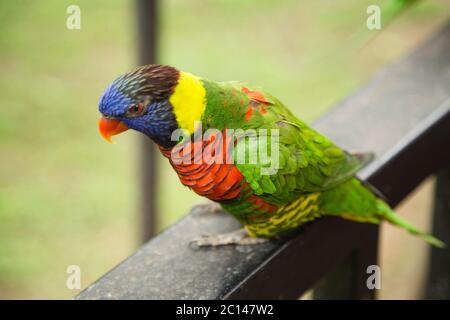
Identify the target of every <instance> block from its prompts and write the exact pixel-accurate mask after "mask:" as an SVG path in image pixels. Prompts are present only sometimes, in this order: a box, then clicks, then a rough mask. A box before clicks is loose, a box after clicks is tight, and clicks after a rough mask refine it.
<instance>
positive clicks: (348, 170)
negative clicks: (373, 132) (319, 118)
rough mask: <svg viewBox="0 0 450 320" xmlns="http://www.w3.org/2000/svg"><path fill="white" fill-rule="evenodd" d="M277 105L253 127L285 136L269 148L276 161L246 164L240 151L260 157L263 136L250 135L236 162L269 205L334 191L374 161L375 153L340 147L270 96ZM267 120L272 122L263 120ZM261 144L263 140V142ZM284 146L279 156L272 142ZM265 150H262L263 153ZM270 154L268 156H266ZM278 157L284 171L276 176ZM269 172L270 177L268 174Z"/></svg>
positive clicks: (237, 149) (238, 144) (279, 168)
mask: <svg viewBox="0 0 450 320" xmlns="http://www.w3.org/2000/svg"><path fill="white" fill-rule="evenodd" d="M264 95H265V96H266V97H268V99H270V101H271V104H270V105H269V106H267V108H266V110H267V112H266V113H265V114H258V117H260V118H259V119H255V121H254V123H256V124H257V126H255V127H253V129H268V132H269V133H271V132H276V131H273V129H277V130H278V132H279V139H278V142H272V143H270V141H271V140H270V139H268V144H267V148H265V149H266V150H269V151H268V152H267V154H268V158H269V159H272V161H271V162H269V163H268V161H264V160H266V159H262V158H261V157H258V161H253V162H249V161H248V160H249V159H250V157H249V156H247V158H246V160H247V161H246V162H245V163H242V153H241V158H240V160H241V161H238V160H239V157H238V156H237V152H238V151H240V150H243V149H245V150H246V151H247V155H248V154H251V153H252V152H253V154H258V144H261V140H258V137H257V135H247V136H246V137H245V138H242V139H239V140H238V141H239V142H238V143H237V146H236V148H235V163H236V166H237V167H238V169H239V171H240V172H241V173H242V174H243V175H244V177H245V179H246V181H247V182H248V183H249V184H250V186H251V187H252V189H253V190H254V192H255V193H256V194H258V195H260V196H261V197H262V198H264V199H265V200H266V201H268V202H270V203H273V204H278V205H283V204H287V203H289V202H291V201H293V200H295V199H296V198H298V196H299V195H300V194H302V193H308V192H316V191H324V190H327V189H330V188H333V187H335V186H337V185H339V184H341V183H343V182H345V181H347V180H349V179H350V178H352V177H353V176H354V175H355V173H356V172H357V171H358V170H360V169H361V168H362V167H364V166H365V165H366V164H367V163H369V162H370V161H371V160H372V155H371V154H350V153H348V152H345V151H343V150H342V149H340V148H339V147H337V146H336V145H334V144H333V143H332V142H331V141H330V140H329V139H328V138H326V137H325V136H323V135H322V134H320V133H318V132H317V131H315V130H314V129H312V128H310V127H308V126H307V125H306V124H305V123H303V122H302V121H300V120H299V119H297V118H296V117H295V116H294V115H293V114H292V113H291V112H290V111H289V110H288V109H287V108H286V107H285V106H284V105H283V104H282V103H281V102H279V101H278V100H277V99H276V98H274V97H272V96H270V95H269V94H267V93H264ZM261 118H262V119H263V120H264V119H265V120H266V121H261ZM258 141H259V142H258ZM273 143H274V144H275V145H274V148H272V149H274V150H275V148H277V147H278V150H279V153H278V157H277V155H276V152H275V154H272V153H271V152H270V150H271V147H272V144H273ZM259 150H261V148H260V149H259ZM263 153H264V152H263ZM276 159H278V164H279V165H278V169H277V168H275V169H274V170H272V171H271V172H272V173H273V174H270V170H268V169H269V168H270V167H271V166H272V167H273V165H274V162H273V161H274V160H275V161H276ZM268 173H269V174H268Z"/></svg>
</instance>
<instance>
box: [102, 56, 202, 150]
mask: <svg viewBox="0 0 450 320" xmlns="http://www.w3.org/2000/svg"><path fill="white" fill-rule="evenodd" d="M204 108H205V89H204V87H203V84H202V82H201V80H199V79H198V78H196V77H195V76H193V75H190V74H188V73H185V72H182V71H178V70H177V69H175V68H173V67H170V66H166V65H155V64H151V65H145V66H142V67H139V68H137V69H135V70H134V71H131V72H129V73H126V74H124V75H122V76H120V77H118V78H117V79H115V80H114V81H113V82H112V83H111V84H110V85H109V86H108V88H107V89H106V90H105V92H104V93H103V96H102V97H101V99H100V103H99V111H100V113H101V114H102V118H101V119H100V121H99V130H100V133H101V135H102V136H103V137H104V138H105V139H106V140H108V141H110V142H111V136H113V135H116V134H119V133H121V132H123V131H126V130H127V129H134V130H137V131H140V132H142V133H143V134H145V135H146V136H148V137H150V138H151V139H152V140H153V141H155V142H156V143H157V144H158V145H160V146H162V147H166V148H168V147H172V146H173V145H175V144H176V143H177V141H172V140H171V136H172V132H173V131H174V130H176V129H185V130H187V131H188V132H191V133H192V132H193V131H194V127H193V126H194V124H193V123H194V121H196V120H200V118H201V115H202V114H203V111H204Z"/></svg>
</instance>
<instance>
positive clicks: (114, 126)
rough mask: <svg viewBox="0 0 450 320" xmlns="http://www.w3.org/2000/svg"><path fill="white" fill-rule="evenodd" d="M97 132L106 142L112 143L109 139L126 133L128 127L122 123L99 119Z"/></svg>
mask: <svg viewBox="0 0 450 320" xmlns="http://www.w3.org/2000/svg"><path fill="white" fill-rule="evenodd" d="M98 130H99V131H100V134H101V135H102V137H103V138H105V140H106V141H108V142H110V143H114V142H113V141H112V139H111V137H112V136H115V135H116V134H119V133H121V132H124V131H127V130H128V126H127V125H126V124H125V123H123V122H122V121H119V120H115V119H107V118H104V117H101V118H100V120H99V121H98Z"/></svg>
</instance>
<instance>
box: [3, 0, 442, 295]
mask: <svg viewBox="0 0 450 320" xmlns="http://www.w3.org/2000/svg"><path fill="white" fill-rule="evenodd" d="M373 3H379V4H381V5H382V4H383V3H386V1H374V0H372V1H369V0H335V1H331V0H328V1H325V0H320V1H294V0H283V1H271V0H258V1H256V0H247V1H242V0H214V1H213V0H207V1H204V0H203V1H202V0H190V1H183V0H166V1H161V6H160V9H161V19H160V32H159V40H160V41H159V43H160V46H159V48H158V56H159V60H160V62H163V63H168V64H171V65H174V66H176V67H179V68H180V69H183V70H186V71H190V72H192V73H196V74H198V75H202V76H204V77H208V78H211V79H215V80H232V79H236V80H242V81H247V82H253V83H255V84H258V85H261V86H263V87H265V88H266V89H267V90H269V91H270V92H272V93H273V94H274V95H276V96H278V97H280V98H281V99H282V100H283V101H284V102H285V103H286V104H287V105H288V106H290V107H291V108H292V109H293V110H294V112H295V113H296V114H297V115H298V116H299V117H302V118H303V119H305V120H307V121H311V120H313V119H315V118H317V117H318V116H320V115H321V114H322V113H323V112H325V111H326V110H327V109H328V108H329V107H330V106H332V105H333V104H334V103H335V102H337V101H338V100H340V99H341V98H343V97H344V96H345V95H347V94H348V93H349V92H351V91H353V90H355V89H356V88H357V87H358V86H359V85H360V84H362V83H363V82H364V81H365V80H367V79H368V78H369V77H370V76H371V75H373V74H374V72H376V71H377V70H378V69H380V68H381V67H383V66H384V65H386V64H388V63H389V62H391V61H393V60H395V59H396V58H398V57H399V56H400V55H402V54H403V53H405V52H407V51H409V50H411V49H412V48H413V47H414V46H416V45H417V44H418V43H420V42H421V41H422V40H424V39H425V38H426V37H427V36H428V35H429V34H430V33H432V32H433V31H435V30H437V29H438V28H439V27H440V26H441V25H442V24H443V23H444V22H445V20H446V19H448V17H449V8H450V4H449V1H448V0H423V1H420V2H419V4H418V5H417V6H414V7H413V8H411V9H410V10H409V11H408V12H406V13H405V14H404V15H402V16H400V17H399V18H398V19H397V20H396V21H395V22H394V24H392V25H390V26H389V27H388V28H386V29H383V30H382V32H381V34H380V35H379V36H378V37H377V38H376V39H374V41H372V42H371V43H370V44H369V45H367V46H365V47H364V48H362V49H359V48H357V47H356V46H354V43H355V37H354V36H355V33H356V32H357V31H358V30H360V29H361V28H364V25H365V19H366V17H367V14H366V8H367V6H368V5H369V4H373ZM71 4H77V5H79V6H80V8H81V30H68V29H67V28H66V27H65V22H66V18H67V13H66V8H67V7H68V6H69V5H71ZM134 10H135V8H134V2H132V1H125V0H116V1H106V0H101V1H95V2H94V1H88V0H83V1H80V0H72V1H67V0H45V1H44V0H42V1H31V0H28V1H24V0H20V1H2V2H0V30H1V32H0V68H1V73H0V150H1V157H0V298H71V297H73V296H74V295H75V294H76V293H77V292H78V291H71V290H68V289H67V288H66V278H67V274H66V268H67V267H68V266H69V265H72V264H76V265H79V266H80V267H81V271H82V286H83V287H85V286H87V285H88V284H89V283H91V282H92V281H94V280H95V279H97V278H98V277H99V276H101V275H102V274H103V273H104V272H106V271H107V270H109V269H110V268H111V267H113V266H114V265H115V264H117V263H118V262H119V261H121V260H122V259H123V258H125V257H126V256H128V255H129V254H130V253H132V252H133V251H134V250H135V249H136V247H137V246H138V245H139V243H138V238H139V232H138V230H139V226H138V221H139V219H138V198H137V197H138V195H139V192H138V190H137V188H138V187H139V183H138V179H139V171H138V170H139V166H138V162H137V159H136V157H137V151H138V147H137V141H138V139H137V133H131V132H130V133H127V134H125V135H122V136H119V137H117V139H116V141H117V142H118V143H117V144H116V145H114V146H111V145H108V144H107V143H104V141H102V140H101V139H100V137H99V135H98V133H97V124H96V122H97V119H98V116H99V115H98V111H97V102H98V99H99V97H100V95H101V93H102V91H103V90H104V88H105V87H106V85H107V84H108V83H109V82H110V81H111V80H112V79H113V78H114V77H115V76H117V75H118V74H119V73H123V72H125V71H126V70H128V69H130V68H131V67H132V66H134V65H135V64H136V57H137V53H136V48H137V44H136V32H135V26H136V21H135V20H136V17H135V16H134ZM159 166H160V168H161V170H160V179H159V183H158V186H157V190H158V208H159V212H160V213H161V214H160V217H159V221H160V227H161V228H163V227H165V226H167V225H169V224H171V223H173V222H174V221H176V219H178V218H179V217H180V216H181V215H183V214H185V213H186V212H187V210H188V208H189V207H190V205H191V204H193V203H195V202H198V201H200V199H199V198H198V197H196V196H195V195H193V194H192V193H191V192H190V191H189V190H187V189H185V188H184V187H182V186H181V185H180V184H179V182H178V181H177V178H176V176H175V174H174V173H173V172H172V171H171V170H170V168H169V166H168V164H167V163H166V162H165V161H163V159H162V157H161V158H160V163H159ZM174 196H176V198H177V201H173V198H174Z"/></svg>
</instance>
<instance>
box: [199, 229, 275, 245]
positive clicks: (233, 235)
mask: <svg viewBox="0 0 450 320" xmlns="http://www.w3.org/2000/svg"><path fill="white" fill-rule="evenodd" d="M267 241H269V239H266V238H253V237H250V235H249V234H248V232H247V230H245V229H244V228H242V229H239V230H236V231H233V232H230V233H224V234H208V235H202V236H201V237H200V238H196V239H193V240H192V241H191V242H190V243H191V244H195V245H197V246H198V247H207V246H210V247H217V246H225V245H254V244H260V243H264V242H267Z"/></svg>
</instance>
